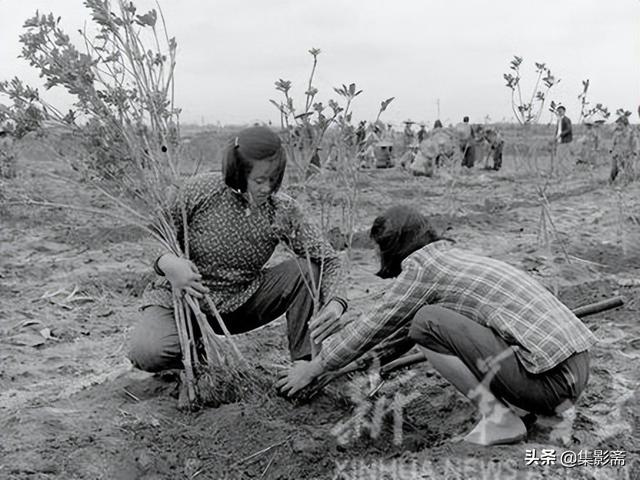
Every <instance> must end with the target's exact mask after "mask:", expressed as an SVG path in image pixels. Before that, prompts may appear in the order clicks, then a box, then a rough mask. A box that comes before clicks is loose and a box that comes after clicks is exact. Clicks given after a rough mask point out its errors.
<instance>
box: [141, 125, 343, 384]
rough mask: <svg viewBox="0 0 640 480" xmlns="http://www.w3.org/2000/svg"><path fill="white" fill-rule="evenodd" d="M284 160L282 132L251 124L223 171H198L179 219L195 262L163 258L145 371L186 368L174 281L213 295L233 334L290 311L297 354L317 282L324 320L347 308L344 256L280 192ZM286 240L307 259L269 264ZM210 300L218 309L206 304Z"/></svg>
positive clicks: (306, 353) (297, 355)
mask: <svg viewBox="0 0 640 480" xmlns="http://www.w3.org/2000/svg"><path fill="white" fill-rule="evenodd" d="M285 165H286V156H285V153H284V150H283V148H282V145H281V142H280V139H279V138H278V136H277V135H276V134H275V133H274V132H272V131H271V130H270V129H268V128H266V127H251V128H247V129H245V130H243V131H241V132H240V133H239V134H238V136H237V137H235V139H234V140H233V142H231V144H230V145H229V146H228V147H227V149H226V151H225V155H224V159H223V175H222V177H220V175H217V174H213V173H207V174H201V175H196V176H194V177H192V178H191V179H189V180H188V181H187V182H186V183H185V185H184V186H183V187H182V189H181V190H180V192H179V194H178V198H177V199H176V202H175V207H174V221H175V226H176V228H177V230H178V239H179V240H180V241H181V240H182V238H183V236H184V234H183V230H182V208H183V207H184V209H185V211H186V217H187V227H188V238H189V248H190V260H187V259H185V258H181V257H177V256H175V255H173V254H172V253H168V252H167V253H164V254H162V255H160V256H159V257H158V258H157V260H156V262H155V264H154V268H155V270H156V273H158V275H159V276H160V278H159V279H158V280H157V281H155V282H154V283H153V284H152V285H150V286H149V288H147V290H146V291H145V294H144V305H143V307H142V316H141V318H140V320H139V322H138V324H137V325H136V327H135V328H134V331H133V335H132V340H131V347H130V352H129V358H130V359H131V361H132V362H133V364H134V365H135V366H136V367H137V368H140V369H142V370H147V371H151V372H157V371H161V370H165V369H170V368H180V367H181V352H180V343H179V340H178V332H177V330H176V326H175V321H174V318H173V307H172V300H171V298H172V296H171V286H173V288H176V289H178V290H179V291H184V292H187V293H189V294H191V295H193V296H195V297H196V298H202V297H203V294H204V293H208V294H209V295H210V297H211V298H212V300H213V302H214V303H215V304H216V307H217V309H218V311H219V312H220V314H221V315H222V318H223V320H224V321H225V323H226V325H227V328H228V329H229V331H230V332H231V333H232V334H234V333H244V332H247V331H250V330H254V329H256V328H258V327H261V326H263V325H265V324H267V323H269V322H271V321H273V320H275V319H276V318H278V317H280V316H281V315H283V314H286V317H287V332H288V339H289V350H290V354H291V358H292V360H301V359H309V358H310V354H311V343H310V339H309V328H308V324H309V320H310V319H311V317H312V315H313V312H314V304H313V296H312V294H311V292H310V290H309V288H308V287H309V285H313V284H314V283H313V282H316V283H315V284H317V282H318V281H320V282H321V283H320V296H321V300H322V303H323V305H324V306H323V308H322V310H321V311H320V313H319V315H318V316H317V318H316V322H317V323H320V324H321V323H323V322H325V321H330V322H333V321H335V320H336V319H337V318H339V317H340V316H341V315H342V313H343V312H344V310H345V309H346V301H345V300H344V299H342V298H340V297H338V296H334V293H335V291H336V287H337V284H338V281H339V277H340V274H341V269H340V261H339V258H338V256H337V254H336V252H335V251H334V249H333V248H332V247H331V245H330V244H329V243H328V242H327V241H326V240H325V239H324V237H323V235H322V233H321V232H320V231H319V230H318V229H317V228H316V227H315V226H313V225H312V224H310V223H309V222H307V220H306V219H305V216H304V214H303V212H302V211H301V209H300V206H299V205H298V204H297V203H296V202H295V200H293V199H292V198H290V197H288V196H286V195H284V194H283V193H281V192H279V188H280V185H281V183H282V179H283V176H284V170H285ZM280 242H285V243H286V244H287V245H288V246H289V248H290V249H291V250H292V251H293V252H294V253H295V254H296V255H297V256H298V257H299V258H296V259H291V260H288V261H284V262H282V263H280V264H279V265H276V266H273V267H271V268H265V264H266V263H267V261H268V260H269V258H270V257H271V255H272V254H273V252H274V250H275V248H276V246H277V245H278V243H280ZM307 259H310V260H311V262H308V261H307ZM309 265H311V267H310V268H309ZM320 272H322V274H320ZM320 277H321V278H320ZM201 306H202V309H203V311H204V312H205V313H206V314H207V315H211V312H209V311H208V308H207V306H206V304H205V302H202V305H201ZM211 320H212V321H211V322H210V323H211V325H212V327H213V328H214V330H216V329H217V328H218V327H217V323H216V322H215V320H213V318H212V317H211ZM218 333H220V332H218Z"/></svg>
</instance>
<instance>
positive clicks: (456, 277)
mask: <svg viewBox="0 0 640 480" xmlns="http://www.w3.org/2000/svg"><path fill="white" fill-rule="evenodd" d="M424 305H439V306H442V307H444V308H447V309H450V310H453V311H455V312H458V313H460V314H462V315H465V316H466V317H467V318H469V319H471V320H473V321H475V322H477V323H479V324H480V325H483V326H486V327H489V328H491V329H493V330H494V331H495V332H496V333H497V334H498V335H499V336H500V337H502V338H503V339H504V340H505V341H506V342H507V343H508V344H509V345H511V346H512V347H513V349H514V351H515V354H516V356H517V358H518V359H519V360H520V362H521V363H522V365H523V366H524V367H525V368H526V369H527V370H528V371H529V372H531V373H534V374H537V373H542V372H545V371H547V370H550V369H552V368H553V367H555V366H557V365H558V364H559V363H561V362H562V361H563V360H565V359H567V358H568V357H570V356H571V355H572V354H574V353H577V352H582V351H584V350H588V349H589V348H590V347H591V346H593V345H594V344H595V343H596V342H597V339H596V337H595V336H594V335H593V333H591V331H590V330H589V329H588V328H587V327H586V326H585V325H584V324H583V323H582V322H581V321H580V320H579V319H578V318H577V317H576V316H575V315H574V314H573V313H572V312H571V310H569V308H567V306H565V305H564V304H563V303H562V302H560V300H558V299H557V298H556V297H555V296H554V295H553V294H552V293H551V292H549V291H548V290H547V289H546V288H545V287H544V286H542V285H541V284H540V283H539V282H538V281H536V280H535V279H533V278H532V277H530V276H529V275H527V274H526V273H524V272H522V271H520V270H518V269H516V268H514V267H512V266H510V265H508V264H506V263H504V262H501V261H499V260H495V259H492V258H488V257H484V256H480V255H476V254H473V253H470V252H467V251H464V250H461V249H459V248H455V247H453V246H452V245H451V244H450V243H449V242H448V241H446V240H441V241H438V242H434V243H431V244H429V245H427V246H425V247H423V248H422V249H420V250H418V251H416V252H414V253H413V254H411V255H410V256H409V257H407V258H406V259H405V260H404V261H403V263H402V273H401V274H400V275H399V276H398V277H397V278H396V279H395V281H394V282H393V285H392V286H391V288H390V289H389V290H387V291H386V293H385V295H384V297H383V298H382V300H381V301H380V303H378V305H376V306H375V307H374V308H373V309H372V310H371V313H370V314H369V315H364V316H363V317H362V318H360V319H358V320H356V321H354V322H352V323H351V324H349V325H347V326H346V327H345V328H344V329H343V330H342V331H341V332H339V333H337V334H336V335H335V336H333V337H332V338H330V339H329V340H328V341H326V342H325V346H324V347H323V349H322V351H321V353H320V361H321V362H322V364H323V366H324V367H325V368H326V369H327V370H334V369H337V368H340V367H342V366H344V365H346V364H348V363H349V362H351V361H352V360H354V359H356V358H357V357H359V356H361V355H362V354H363V353H365V352H367V351H368V350H369V349H371V348H372V347H374V346H375V345H377V344H378V343H379V342H381V341H382V340H384V339H385V338H387V337H388V336H389V335H391V334H393V333H394V332H396V331H397V330H398V329H400V328H402V327H406V326H408V325H409V323H410V322H411V320H412V319H413V316H414V315H415V314H416V312H417V311H418V310H419V309H420V308H421V307H422V306H424Z"/></svg>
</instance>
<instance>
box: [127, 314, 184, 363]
mask: <svg viewBox="0 0 640 480" xmlns="http://www.w3.org/2000/svg"><path fill="white" fill-rule="evenodd" d="M128 357H129V360H131V362H132V363H133V366H134V367H136V368H139V369H140V370H145V371H147V372H160V371H162V370H169V369H172V368H182V360H181V358H182V357H181V353H180V340H179V338H178V330H177V328H176V323H175V320H174V318H173V310H171V309H169V308H166V307H162V306H160V305H150V306H148V307H145V308H144V310H143V311H142V315H141V318H140V320H139V321H138V323H137V325H136V326H135V327H134V329H133V333H132V335H131V340H130V347H129V354H128Z"/></svg>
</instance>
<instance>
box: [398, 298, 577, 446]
mask: <svg viewBox="0 0 640 480" xmlns="http://www.w3.org/2000/svg"><path fill="white" fill-rule="evenodd" d="M410 335H411V338H412V339H413V340H414V341H415V342H416V343H418V344H419V345H421V346H422V347H423V348H424V353H425V355H426V356H427V358H428V359H429V361H431V362H432V364H433V365H434V367H435V368H436V369H437V370H438V371H439V372H440V373H441V374H442V375H443V376H444V377H445V378H446V379H447V380H449V381H450V382H451V383H452V384H453V385H454V386H455V387H456V388H457V389H458V390H459V391H460V392H461V393H463V394H464V395H466V396H467V397H469V398H471V399H472V400H474V401H476V403H477V404H478V406H479V408H480V411H481V414H482V416H483V420H482V421H481V422H480V424H479V425H478V427H477V428H476V429H474V430H473V431H472V432H471V433H470V434H469V436H468V437H467V439H468V440H469V441H473V442H475V443H482V444H496V443H504V442H509V441H514V440H517V439H519V438H521V437H522V436H523V435H524V434H525V433H526V429H525V428H524V424H523V423H522V421H521V420H520V419H519V418H518V417H517V416H516V415H515V414H513V413H511V412H510V411H509V410H508V409H507V407H506V404H509V405H513V406H515V407H517V408H518V409H522V410H524V411H525V412H536V413H549V412H553V410H554V408H555V407H557V406H558V405H560V404H561V403H562V402H563V401H565V400H566V399H567V398H569V397H575V394H576V392H569V390H568V388H567V387H566V386H565V385H564V383H565V382H564V378H565V377H564V376H563V375H564V374H565V373H564V372H554V371H552V372H551V373H550V374H548V375H545V374H542V375H533V374H530V373H529V372H527V371H526V370H525V369H524V367H522V365H521V364H520V362H519V361H518V360H517V358H516V357H515V355H514V353H513V350H512V349H511V348H510V347H509V345H507V344H506V342H505V341H504V340H502V339H501V338H500V337H498V336H497V335H496V334H495V333H494V332H493V330H491V329H490V328H487V327H483V326H482V325H479V324H478V323H476V322H474V321H472V320H470V319H468V318H466V317H464V316H463V315H460V314H458V313H456V312H453V311H451V310H447V309H444V308H442V307H438V306H426V307H423V308H422V309H420V310H419V311H418V312H417V313H416V316H415V317H414V319H413V322H412V325H411V330H410ZM554 370H556V369H554ZM584 381H585V382H586V379H584ZM578 383H582V382H578ZM576 398H577V397H576Z"/></svg>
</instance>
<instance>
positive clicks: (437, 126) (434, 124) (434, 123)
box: [433, 120, 442, 128]
mask: <svg viewBox="0 0 640 480" xmlns="http://www.w3.org/2000/svg"><path fill="white" fill-rule="evenodd" d="M433 128H442V122H441V121H440V120H436V121H435V122H433Z"/></svg>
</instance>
